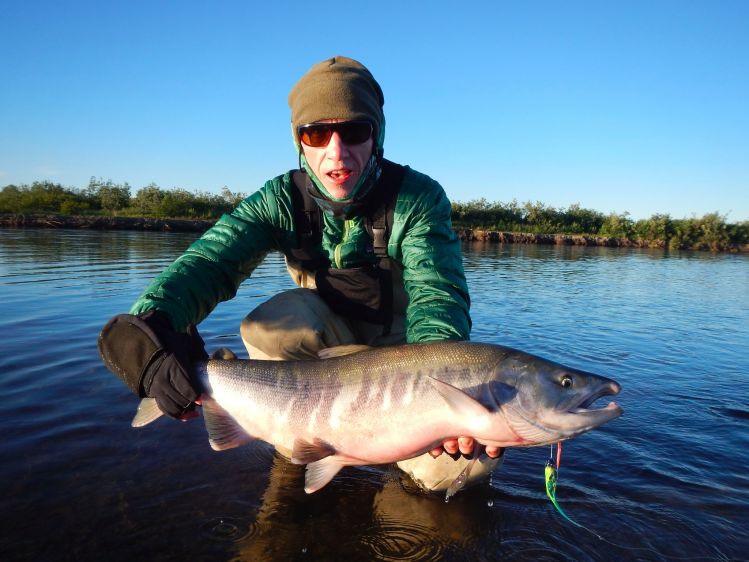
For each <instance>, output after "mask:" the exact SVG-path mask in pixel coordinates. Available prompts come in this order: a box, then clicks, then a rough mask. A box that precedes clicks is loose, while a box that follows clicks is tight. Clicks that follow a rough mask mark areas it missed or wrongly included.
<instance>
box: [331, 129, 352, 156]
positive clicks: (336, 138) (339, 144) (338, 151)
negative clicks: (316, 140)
mask: <svg viewBox="0 0 749 562" xmlns="http://www.w3.org/2000/svg"><path fill="white" fill-rule="evenodd" d="M346 154H348V145H347V144H346V143H345V142H343V140H341V135H340V134H338V132H337V131H334V132H333V135H332V136H331V137H330V141H329V142H328V149H327V155H328V158H331V159H332V160H340V159H341V158H343V156H345V155H346Z"/></svg>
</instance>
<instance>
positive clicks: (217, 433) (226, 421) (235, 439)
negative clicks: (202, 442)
mask: <svg viewBox="0 0 749 562" xmlns="http://www.w3.org/2000/svg"><path fill="white" fill-rule="evenodd" d="M202 405H203V417H204V418H205V428H206V430H208V442H209V443H210V444H211V448H212V449H213V450H214V451H224V450H226V449H233V448H235V447H241V446H242V445H245V444H247V443H249V442H250V441H252V440H253V437H252V436H251V435H248V434H247V432H246V431H245V430H244V429H242V427H241V426H240V425H239V424H238V423H237V421H236V420H235V419H234V418H233V417H231V415H230V414H229V413H228V412H227V411H226V410H224V409H223V408H222V407H221V406H220V405H219V403H218V402H216V401H215V400H213V399H212V398H208V397H204V398H203V399H202Z"/></svg>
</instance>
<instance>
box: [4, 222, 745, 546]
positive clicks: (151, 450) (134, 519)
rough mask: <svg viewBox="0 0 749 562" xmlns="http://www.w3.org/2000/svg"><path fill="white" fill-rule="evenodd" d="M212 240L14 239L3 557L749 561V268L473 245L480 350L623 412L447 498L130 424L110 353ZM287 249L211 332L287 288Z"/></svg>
mask: <svg viewBox="0 0 749 562" xmlns="http://www.w3.org/2000/svg"><path fill="white" fill-rule="evenodd" d="M194 237H195V236H194V235H188V234H176V233H141V232H89V231H65V230H59V231H58V230H0V303H2V304H1V305H0V306H2V310H3V314H2V315H0V394H1V395H2V396H3V402H4V404H3V408H2V409H0V427H2V432H3V437H2V441H0V443H1V444H0V447H1V448H2V449H1V450H2V453H3V454H2V463H1V464H0V482H2V494H1V495H0V502H2V509H0V518H2V526H1V528H2V534H1V538H0V559H2V560H19V559H24V560H108V561H112V560H186V559H189V560H267V559H273V560H289V559H291V560H333V559H348V560H375V559H378V560H439V559H445V560H616V559H631V560H735V559H747V557H748V553H749V537H748V536H747V529H749V470H748V467H749V352H748V351H749V258H748V257H747V256H738V255H727V254H711V253H674V252H672V253H667V252H664V251H652V250H631V249H630V250H619V249H610V248H581V247H546V246H543V247H542V246H522V245H492V244H483V243H473V244H472V245H466V246H465V247H464V260H465V267H466V274H467V277H468V282H469V287H470V290H471V296H472V316H473V321H474V325H473V332H472V339H473V340H476V341H486V342H493V343H499V344H504V345H509V346H512V347H517V348H520V349H523V350H525V351H529V352H532V353H536V354H539V355H542V356H546V357H548V358H550V359H553V360H556V361H559V362H562V363H565V364H568V365H570V366H573V367H577V368H582V369H585V370H589V371H593V372H597V373H600V374H603V375H606V376H609V377H612V378H614V379H616V380H618V381H619V382H620V383H621V384H622V387H623V391H622V394H621V395H620V396H619V397H618V398H617V402H619V403H620V404H621V405H622V406H623V408H624V411H625V413H624V415H623V416H622V417H621V418H619V419H617V420H614V421H613V422H610V423H609V424H607V425H605V426H603V427H602V428H600V429H598V430H594V431H592V432H590V433H588V434H585V435H583V436H580V437H578V438H576V439H574V440H572V441H568V442H566V443H565V447H564V451H563V455H562V465H561V470H560V473H559V487H558V489H557V497H558V499H559V502H560V504H561V505H562V507H563V508H564V510H565V512H566V513H567V515H569V516H570V518H572V519H573V520H574V521H576V522H577V523H578V524H580V525H582V526H584V527H585V529H584V528H581V527H578V526H575V525H573V524H571V523H570V522H568V521H566V520H565V519H563V518H562V516H561V515H559V513H558V512H556V511H555V509H554V507H553V506H552V505H551V503H550V502H549V500H548V499H547V498H546V496H545V493H544V477H543V471H544V462H545V460H546V458H547V457H548V456H549V450H548V448H547V447H541V448H530V449H511V450H509V451H508V452H507V454H506V460H505V463H504V466H503V467H502V468H501V469H500V470H498V471H496V473H495V474H493V475H492V479H491V481H490V483H489V484H487V485H485V486H481V487H477V488H473V489H471V490H468V491H466V492H461V493H460V494H458V495H457V496H456V497H455V498H454V499H453V500H451V501H450V503H449V504H445V503H444V501H443V499H442V497H440V496H429V495H424V494H421V493H418V492H415V491H414V490H413V489H411V487H410V486H409V485H408V484H407V483H404V482H403V481H402V480H401V477H400V475H399V474H398V472H397V471H396V470H395V469H393V468H392V467H367V468H349V469H344V470H343V471H342V472H341V473H340V474H339V476H338V477H336V478H335V479H334V480H333V482H332V483H331V484H329V485H328V486H327V487H326V488H325V489H323V490H321V491H320V492H318V493H316V494H313V495H310V496H307V495H305V494H304V492H303V491H302V481H303V473H302V470H301V469H300V468H299V467H296V466H292V465H290V464H288V463H287V462H285V461H284V460H282V459H281V458H278V457H276V456H275V455H274V453H273V451H272V450H269V448H268V447H267V446H266V445H264V444H262V443H255V444H252V445H249V446H247V447H243V448H241V449H234V450H231V451H225V452H221V453H216V452H213V451H212V450H211V449H210V447H209V445H208V443H207V438H206V433H205V429H204V428H203V425H202V423H200V422H199V421H191V422H189V423H178V422H174V421H172V420H168V419H162V420H159V421H158V422H156V423H154V424H152V425H150V426H148V427H146V428H142V429H140V430H135V429H131V428H130V420H131V418H132V415H133V412H134V411H135V408H136V406H137V402H138V399H137V398H136V397H134V396H133V395H131V394H130V393H129V391H128V390H127V389H126V388H125V386H124V385H123V384H122V383H120V382H119V381H118V380H117V379H116V378H115V377H114V376H113V375H111V374H110V373H109V372H108V371H106V370H105V368H104V367H103V366H102V365H101V363H100V361H99V358H98V355H97V351H96V337H97V335H98V332H99V330H100V329H101V327H102V326H103V325H104V323H105V322H106V321H107V319H108V318H109V317H110V316H112V315H114V314H116V313H118V312H125V311H127V309H128V308H129V306H130V304H131V303H132V302H133V301H134V299H135V298H136V297H137V296H138V295H139V293H140V292H141V291H142V290H143V288H144V287H145V285H146V284H147V283H148V281H149V280H150V279H151V278H153V276H155V275H156V274H157V273H158V272H159V271H160V270H161V269H162V268H163V267H164V266H166V265H167V264H168V263H169V262H170V261H171V260H173V259H174V258H175V257H176V256H177V255H178V254H179V253H180V252H181V251H182V250H183V249H184V248H185V247H186V246H187V245H188V244H189V243H190V242H191V241H192V240H193V239H194ZM290 287H291V282H290V281H289V279H288V277H287V276H286V274H285V272H284V267H283V262H282V260H281V258H280V257H279V256H277V255H271V256H269V258H268V259H267V260H266V261H265V263H264V264H263V265H262V267H261V268H260V269H259V270H258V271H257V272H256V273H255V275H254V276H253V278H252V279H250V280H249V281H247V282H246V283H245V284H244V285H243V286H242V288H241V289H240V291H239V294H238V296H237V297H236V298H235V299H234V300H232V301H230V302H228V303H223V304H221V305H220V306H219V307H218V308H217V309H216V310H215V311H214V312H213V314H212V315H211V316H210V317H209V318H208V319H207V320H206V321H204V322H203V324H201V326H200V329H201V334H202V335H203V337H204V339H205V340H206V346H207V349H208V351H209V352H210V351H212V350H213V349H215V348H217V347H221V346H227V347H230V348H232V349H235V350H236V351H238V352H242V353H240V356H243V355H244V353H243V351H244V350H243V346H242V343H241V340H240V339H239V333H238V332H239V330H238V326H239V322H240V320H241V318H242V317H243V316H244V315H245V314H246V313H247V312H248V311H249V310H250V309H251V308H253V307H254V306H255V305H257V304H258V303H260V302H262V301H263V300H264V299H266V298H268V297H269V296H271V295H273V294H275V293H276V292H277V291H279V290H281V289H284V288H290Z"/></svg>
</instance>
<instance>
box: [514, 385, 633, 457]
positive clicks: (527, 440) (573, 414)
mask: <svg viewBox="0 0 749 562" xmlns="http://www.w3.org/2000/svg"><path fill="white" fill-rule="evenodd" d="M597 379H598V381H599V382H597V384H595V385H591V387H590V388H588V389H586V390H585V391H584V392H581V393H578V394H577V395H575V396H574V397H573V398H572V399H570V400H565V401H561V402H560V403H559V404H557V405H556V407H553V408H539V409H537V410H535V411H530V410H528V409H524V408H523V407H522V406H521V405H520V404H518V403H516V402H511V403H509V404H506V405H505V406H503V408H502V414H503V416H504V417H505V419H506V421H507V424H508V425H509V426H510V427H512V429H513V431H515V433H516V434H517V435H518V437H520V439H521V440H522V441H520V442H518V443H517V444H516V445H515V446H538V445H548V444H550V443H556V442H558V441H563V440H566V439H571V438H573V437H576V436H578V435H580V434H582V433H585V432H587V431H590V430H591V429H595V428H597V427H599V426H601V425H603V424H604V423H606V422H609V421H611V420H613V419H616V418H618V417H619V416H620V415H622V414H623V413H624V411H623V410H622V408H621V406H619V405H618V404H617V403H616V402H609V403H608V404H607V405H606V406H604V407H602V408H593V407H591V406H592V405H593V403H594V402H595V401H596V400H597V399H598V398H601V397H603V396H609V395H615V394H618V393H619V392H620V390H621V387H620V386H619V384H618V383H617V382H615V381H613V380H610V379H606V378H603V377H597Z"/></svg>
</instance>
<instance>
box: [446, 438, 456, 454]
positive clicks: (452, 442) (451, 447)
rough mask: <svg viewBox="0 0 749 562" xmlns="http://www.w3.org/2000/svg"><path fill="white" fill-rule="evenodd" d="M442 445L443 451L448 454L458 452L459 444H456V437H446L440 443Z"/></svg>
mask: <svg viewBox="0 0 749 562" xmlns="http://www.w3.org/2000/svg"><path fill="white" fill-rule="evenodd" d="M442 447H443V448H444V449H445V452H446V453H447V454H448V455H454V454H455V453H457V452H458V450H459V446H458V440H457V439H448V440H447V441H445V442H444V443H442Z"/></svg>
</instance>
